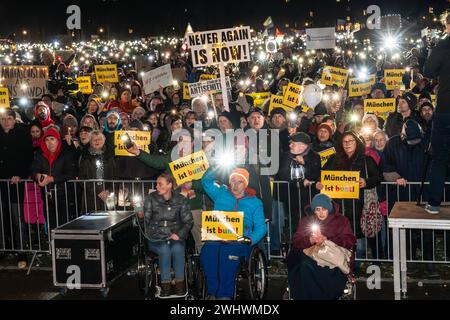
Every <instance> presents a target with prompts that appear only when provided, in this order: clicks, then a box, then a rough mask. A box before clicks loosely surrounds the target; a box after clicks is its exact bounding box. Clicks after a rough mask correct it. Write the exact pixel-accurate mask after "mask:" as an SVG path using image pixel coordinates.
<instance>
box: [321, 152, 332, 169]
mask: <svg viewBox="0 0 450 320" xmlns="http://www.w3.org/2000/svg"><path fill="white" fill-rule="evenodd" d="M334 154H336V149H334V148H330V149H327V150H323V151H321V152H319V155H320V161H321V163H322V168H323V166H324V165H325V164H326V163H327V162H328V160H329V159H330V158H331V156H332V155H334Z"/></svg>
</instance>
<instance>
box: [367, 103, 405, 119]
mask: <svg viewBox="0 0 450 320" xmlns="http://www.w3.org/2000/svg"><path fill="white" fill-rule="evenodd" d="M396 110H397V106H396V100H395V98H390V99H365V100H364V113H368V112H369V113H374V114H376V115H377V116H380V117H382V118H384V119H386V118H387V115H388V114H389V113H391V112H395V111H396Z"/></svg>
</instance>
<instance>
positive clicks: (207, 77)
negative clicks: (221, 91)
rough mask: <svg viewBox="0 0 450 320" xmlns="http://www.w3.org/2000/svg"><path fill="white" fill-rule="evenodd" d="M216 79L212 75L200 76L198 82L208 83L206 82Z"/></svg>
mask: <svg viewBox="0 0 450 320" xmlns="http://www.w3.org/2000/svg"><path fill="white" fill-rule="evenodd" d="M214 79H217V76H216V75H214V74H206V73H204V74H202V75H200V81H208V80H214Z"/></svg>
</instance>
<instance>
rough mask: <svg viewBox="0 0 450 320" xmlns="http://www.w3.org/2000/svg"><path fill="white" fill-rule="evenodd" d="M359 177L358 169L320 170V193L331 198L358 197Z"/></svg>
mask: <svg viewBox="0 0 450 320" xmlns="http://www.w3.org/2000/svg"><path fill="white" fill-rule="evenodd" d="M359 178H360V173H359V171H358V172H355V171H322V175H321V181H320V182H321V184H322V185H323V189H322V191H321V193H323V194H326V195H327V196H329V197H330V198H332V199H359Z"/></svg>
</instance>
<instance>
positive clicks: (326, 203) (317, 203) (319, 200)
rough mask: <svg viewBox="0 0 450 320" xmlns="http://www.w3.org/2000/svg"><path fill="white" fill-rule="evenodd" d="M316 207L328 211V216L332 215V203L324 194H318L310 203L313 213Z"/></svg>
mask: <svg viewBox="0 0 450 320" xmlns="http://www.w3.org/2000/svg"><path fill="white" fill-rule="evenodd" d="M317 207H321V208H324V209H327V210H328V213H329V214H333V213H334V212H333V201H332V200H331V198H330V197H329V196H327V195H325V194H322V193H319V194H318V195H316V196H315V197H314V199H313V200H312V202H311V209H312V211H313V212H314V211H315V210H316V208H317Z"/></svg>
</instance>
